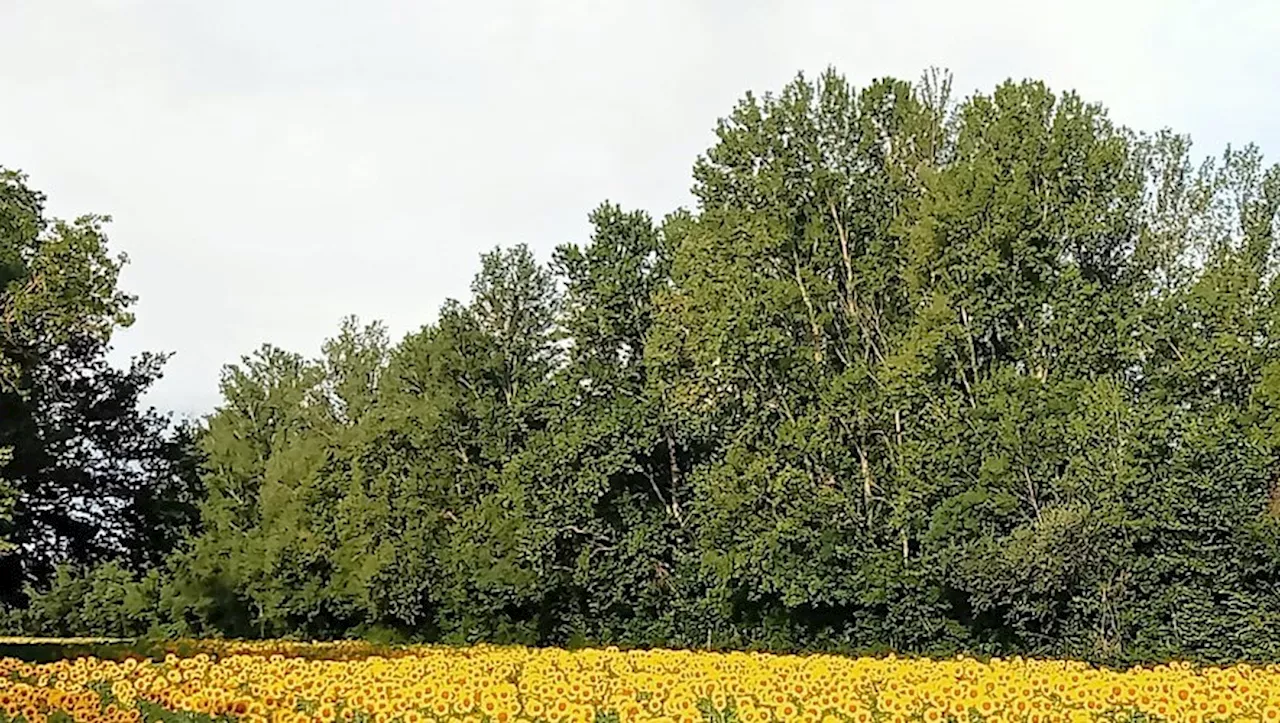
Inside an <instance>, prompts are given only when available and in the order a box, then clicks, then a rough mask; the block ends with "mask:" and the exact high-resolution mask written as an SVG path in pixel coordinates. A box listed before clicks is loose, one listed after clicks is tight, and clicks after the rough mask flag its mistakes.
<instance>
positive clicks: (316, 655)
mask: <svg viewBox="0 0 1280 723" xmlns="http://www.w3.org/2000/svg"><path fill="white" fill-rule="evenodd" d="M46 720H48V721H66V720H74V721H104V722H105V721H152V720H160V721H214V720H224V721H263V722H265V721H296V722H298V723H302V722H304V721H317V722H318V721H365V722H368V723H375V722H382V721H402V722H403V723H417V722H419V721H462V722H466V723H509V722H510V721H546V722H547V723H560V722H565V723H604V722H606V721H607V722H615V723H621V722H622V721H664V722H665V721H673V722H674V721H681V722H692V721H710V722H711V723H728V722H730V721H743V722H744V723H751V722H755V721H759V722H762V723H763V722H764V721H813V722H815V723H819V722H821V723H837V722H854V723H871V722H872V721H876V722H879V721H892V722H894V723H898V722H902V723H905V722H907V721H915V722H921V723H941V722H943V721H950V722H963V723H978V722H979V721H982V722H985V721H991V722H993V723H994V722H998V723H1013V722H1015V721H1016V722H1019V723H1050V722H1055V721H1064V722H1068V721H1069V722H1072V723H1075V722H1077V721H1113V722H1119V721H1171V722H1173V721H1176V722H1179V723H1210V722H1211V721H1260V722H1264V723H1276V722H1278V721H1280V666H1274V665H1267V666H1251V665H1235V666H1230V667H1192V666H1190V665H1188V664H1183V663H1171V664H1166V665H1157V666H1153V667H1142V668H1132V669H1128V670H1111V669H1105V668H1096V667H1092V666H1090V665H1088V664H1085V663H1080V662H1071V661H1055V660H1027V659H1020V658H1011V659H992V660H989V661H979V660H975V659H972V658H964V657H960V658H954V659H948V660H927V659H910V658H896V657H892V656H890V657H882V658H845V657H837V656H830V655H810V656H799V655H771V654H760V653H742V652H737V653H711V652H697V651H676V650H649V651H620V650H617V649H612V648H610V649H588V650H574V651H569V650H562V649H554V648H551V649H545V648H544V649H540V648H523V647H491V646H478V647H470V648H447V647H408V648H396V649H376V650H375V649H372V648H370V647H369V646H367V645H364V644H357V643H330V644H293V643H237V644H220V645H208V646H204V648H203V649H202V650H201V652H198V653H195V654H191V655H187V656H179V655H175V654H173V653H169V654H167V655H164V656H163V657H156V658H154V659H151V658H141V657H126V658H124V659H121V660H111V659H104V658H95V657H79V658H72V659H66V660H61V661H57V662H52V663H40V664H36V663H25V662H22V661H19V660H16V659H12V658H5V659H0V721H4V722H5V723H9V722H13V721H26V722H27V723H34V722H35V721H46Z"/></svg>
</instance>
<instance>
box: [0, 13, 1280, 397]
mask: <svg viewBox="0 0 1280 723" xmlns="http://www.w3.org/2000/svg"><path fill="white" fill-rule="evenodd" d="M1278 37H1280V2H1275V1H1274V0H1273V1H1270V2H1261V1H1259V2H1248V1H1244V0H1240V1H1237V2H1214V3H1209V2H1189V1H1183V2H1177V1H1166V2H1146V1H1141V2H1139V1H1131V0H1110V1H1108V2H1094V1H1092V0H1089V1H1080V0H1077V1H1075V2H1057V3H1048V2H994V1H993V2H948V1H946V0H932V1H930V0H915V1H900V2H887V1H886V2H807V1H803V0H788V1H786V2H783V1H782V0H779V1H777V2H763V1H760V0H756V1H742V0H738V1H734V0H718V1H715V2H712V1H706V2H698V1H697V0H647V1H645V2H627V3H623V2H620V1H619V2H605V1H603V0H597V1H595V2H586V1H585V0H582V1H570V0H561V1H559V2H542V1H538V0H511V1H509V2H480V1H476V2H409V1H408V0H403V1H394V0H361V1H360V2H351V1H349V0H344V1H343V2H336V1H333V0H325V1H318V0H307V1H305V2H304V1H302V0H218V1H216V2H209V1H208V0H201V1H193V0H152V1H148V0H99V1H92V0H77V1H74V2H73V1H71V0H0V99H3V105H2V106H0V107H2V108H3V112H2V113H0V165H5V166H8V167H12V168H20V169H22V170H25V171H26V172H27V173H28V174H29V175H30V177H31V180H32V182H33V184H34V185H36V186H37V187H39V188H41V189H43V190H45V191H46V192H47V193H48V194H49V196H50V206H51V210H52V211H53V212H54V213H55V214H57V215H60V216H70V215H75V214H78V213H83V212H90V211H92V212H101V213H110V214H111V215H112V216H114V218H115V221H114V223H113V224H112V226H111V227H110V234H111V238H112V241H113V244H114V247H115V248H117V249H120V250H123V251H126V252H127V253H128V254H129V255H130V257H131V259H132V263H131V265H130V266H129V267H128V269H127V270H126V273H125V275H124V278H123V283H124V285H125V287H126V288H127V289H128V290H129V291H131V292H133V293H136V294H138V295H139V296H140V301H139V303H138V306H137V309H136V310H137V313H138V322H137V324H136V325H135V326H134V327H133V328H132V329H130V330H129V331H127V332H125V333H124V334H122V335H121V336H120V337H119V339H118V353H119V355H120V356H121V357H122V358H123V357H127V355H129V354H131V353H134V352H137V351H139V350H143V349H153V350H168V351H174V352H177V355H176V356H175V357H174V359H173V360H172V361H171V362H170V365H169V367H168V373H167V375H166V378H165V379H164V380H163V381H162V382H161V383H160V384H159V385H158V386H157V388H156V390H155V391H154V392H153V393H152V395H151V396H150V398H149V401H150V402H152V403H154V404H156V405H157V406H160V407H162V408H167V409H172V410H176V411H179V412H181V413H203V412H207V411H209V410H210V409H211V408H212V407H213V406H214V405H215V404H216V402H217V400H218V397H217V376H218V369H219V368H220V367H221V366H222V365H223V364H224V363H227V362H230V361H234V360H236V359H237V358H238V357H239V356H240V355H242V354H244V353H247V352H249V351H251V350H252V349H254V348H255V347H257V346H258V345H259V344H261V343H262V342H265V341H270V342H273V343H276V344H278V345H280V346H284V347H286V348H290V349H294V350H297V351H302V352H305V353H308V354H314V353H317V352H318V349H319V345H320V343H321V341H322V340H323V339H324V338H325V337H326V336H328V335H329V334H331V333H332V332H333V331H334V330H335V329H336V328H337V323H338V321H339V319H340V318H341V317H342V316H343V315H345V314H349V313H354V314H358V315H359V316H361V317H362V318H365V319H383V320H385V321H386V322H387V323H388V325H389V327H390V328H391V331H392V333H393V335H395V336H396V337H398V336H399V335H400V334H402V333H404V332H406V331H409V330H411V329H414V328H416V327H418V326H419V325H421V324H422V323H424V322H427V321H430V320H431V319H433V318H434V316H435V311H436V309H437V308H438V306H439V304H440V303H441V301H443V300H444V299H445V298H446V297H448V296H455V297H465V295H466V293H467V286H468V284H469V281H470V277H471V274H472V273H473V271H474V270H475V268H476V267H477V265H478V264H477V255H478V253H479V252H480V251H481V250H483V249H487V248H490V247H492V246H494V245H495V244H511V243H517V242H526V243H528V244H529V245H530V246H531V247H533V248H534V249H535V251H536V252H537V253H538V254H539V255H540V256H541V257H542V258H544V259H545V258H547V257H548V255H549V253H550V250H551V249H552V248H553V247H554V246H555V245H556V244H559V243H561V242H565V241H581V240H583V238H584V236H585V234H586V231H587V224H586V214H587V212H588V211H589V210H590V209H591V208H593V207H595V206H596V205H597V204H598V203H599V202H600V201H602V200H604V199H606V198H607V199H611V200H615V201H618V202H620V203H622V204H624V205H627V206H638V207H642V208H645V209H647V210H649V211H651V212H652V213H654V215H657V216H660V215H662V214H663V213H665V212H667V211H669V210H671V209H672V208H674V207H676V206H679V205H684V204H687V203H688V202H689V196H688V188H689V185H690V173H689V171H690V168H691V165H692V163H693V160H694V158H695V157H696V155H697V154H698V153H700V152H702V151H703V150H705V149H706V147H707V146H708V144H709V143H710V140H711V129H712V128H713V126H714V124H715V120H716V118H717V117H719V116H722V115H724V114H725V113H726V112H728V111H729V110H730V108H731V107H732V105H733V103H734V102H735V101H736V100H737V99H738V98H739V97H740V96H741V95H742V94H743V92H744V91H746V90H749V89H750V90H756V91H767V90H775V89H777V88H779V87H780V86H781V85H783V84H784V83H785V82H786V81H788V80H789V79H791V78H792V77H793V76H794V75H795V73H796V72H797V71H799V70H804V71H806V72H810V73H816V72H818V71H820V70H822V69H823V68H824V67H826V66H827V65H835V66H836V67H837V68H838V69H840V70H841V71H843V72H844V73H845V74H847V75H848V76H849V77H850V78H851V79H852V80H854V81H855V82H857V83H858V84H860V85H861V84H864V83H865V82H867V81H868V80H869V79H871V78H874V77H879V76H884V75H894V76H899V77H904V78H908V79H914V78H916V77H918V76H919V74H920V72H921V71H922V70H924V69H925V68H927V67H928V66H930V65H937V66H942V67H946V68H949V69H951V70H952V71H953V72H954V74H955V79H956V86H957V90H959V91H962V92H963V93H965V94H967V93H968V92H970V91H972V90H974V89H979V88H980V89H989V88H990V87H991V86H992V85H994V84H995V83H996V82H998V81H1000V80H1003V79H1005V78H1008V77H1014V78H1023V77H1034V78H1040V79H1043V80H1045V81H1047V82H1048V83H1049V84H1050V85H1051V86H1052V87H1054V88H1055V89H1059V90H1061V89H1076V90H1078V91H1080V92H1081V93H1082V94H1083V95H1084V96H1085V97H1086V98H1087V99H1089V100H1096V101H1100V102H1102V103H1104V104H1106V105H1107V106H1108V107H1109V108H1110V109H1111V111H1112V116H1113V117H1114V118H1116V119H1117V120H1119V121H1120V122H1122V123H1125V124H1127V125H1130V126H1133V127H1136V128H1142V129H1156V128H1159V127H1164V126H1169V127H1172V128H1173V129H1174V130H1177V131H1180V132H1187V133H1191V134H1192V135H1193V137H1194V138H1195V140H1196V142H1197V149H1198V150H1199V151H1201V152H1205V153H1209V152H1215V153H1216V152H1217V151H1218V150H1220V149H1221V147H1222V146H1223V145H1224V144H1226V143H1228V142H1231V143H1236V144H1241V143H1245V142H1249V141H1255V142H1257V143H1258V144H1259V145H1261V146H1262V148H1263V150H1264V152H1266V151H1270V153H1269V156H1268V157H1269V158H1273V159H1274V158H1277V157H1280V124H1278V123H1277V120H1276V119H1277V115H1278V113H1277V111H1280V43H1277V42H1276V38H1278Z"/></svg>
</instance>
